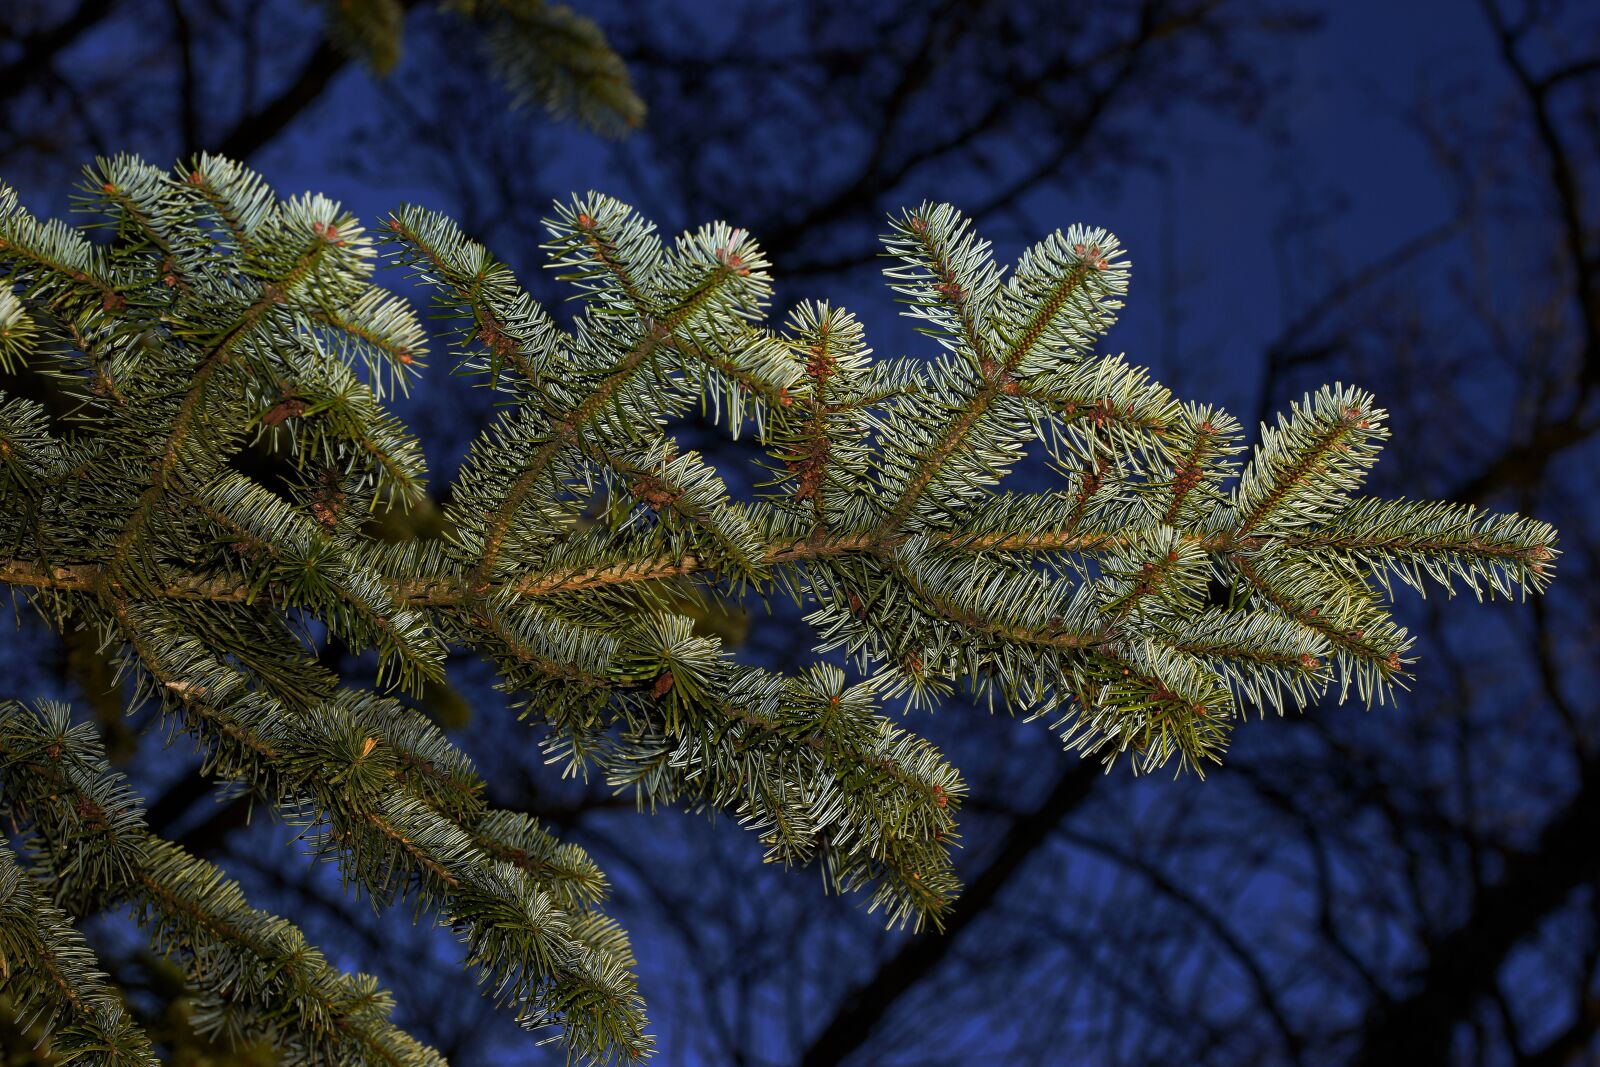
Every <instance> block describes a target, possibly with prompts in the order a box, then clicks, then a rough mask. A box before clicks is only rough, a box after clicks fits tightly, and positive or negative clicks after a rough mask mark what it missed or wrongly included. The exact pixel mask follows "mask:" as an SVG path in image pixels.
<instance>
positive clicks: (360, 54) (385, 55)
mask: <svg viewBox="0 0 1600 1067" xmlns="http://www.w3.org/2000/svg"><path fill="white" fill-rule="evenodd" d="M418 3H419V0H322V3H321V6H322V8H323V9H324V11H323V13H324V21H325V25H326V32H327V35H328V39H329V40H330V41H332V42H334V43H335V44H336V45H337V46H338V47H339V48H340V49H341V50H342V51H344V52H346V53H347V54H349V55H352V56H354V57H356V58H358V59H360V60H362V61H363V62H364V63H365V64H366V65H367V66H368V67H370V68H371V69H372V70H373V71H374V72H375V73H378V74H387V73H389V72H390V71H392V70H393V69H394V68H395V67H396V66H397V65H398V64H399V62H400V57H401V54H402V52H403V51H404V43H405V21H406V10H407V9H408V8H411V7H416V6H418ZM438 6H439V8H440V10H442V11H443V12H445V13H446V14H448V15H450V16H452V17H454V18H457V19H460V20H462V21H463V22H465V23H466V24H467V25H468V26H470V27H471V28H472V29H473V31H474V32H475V33H476V34H477V36H478V39H479V44H480V46H481V48H482V52H483V55H484V57H485V59H487V61H488V63H489V65H490V67H491V69H492V70H493V71H494V74H495V76H496V77H498V78H499V79H500V81H501V82H502V83H504V85H505V86H506V88H507V89H509V90H510V91H511V94H512V96H513V98H514V100H515V102H516V103H518V104H536V105H538V106H539V107H541V108H543V109H544V110H545V111H546V112H548V113H550V114H551V115H553V116H555V117H556V118H575V119H577V120H579V121H580V122H582V123H583V124H584V125H586V126H588V127H589V128H591V129H593V130H595V131H597V132H599V133H602V134H607V135H611V136H620V135H622V134H625V133H627V132H628V131H629V130H632V129H635V128H637V127H638V126H639V125H640V124H641V123H643V121H644V113H645V106H644V101H642V100H640V99H639V96H638V94H637V93H635V92H634V89H633V83H632V80H631V79H630V78H629V77H628V70H627V67H626V66H625V65H624V64H623V62H622V57H620V56H618V55H617V54H616V53H615V52H613V51H612V50H611V46H610V45H609V44H607V43H606V38H605V34H604V33H603V32H601V30H600V27H599V26H597V25H595V24H594V22H593V21H591V20H590V19H587V18H584V17H583V16H582V15H580V14H578V13H577V12H575V11H574V10H572V8H570V7H568V6H566V5H565V4H547V3H545V2H544V0H443V2H441V3H440V4H439V5H438Z"/></svg>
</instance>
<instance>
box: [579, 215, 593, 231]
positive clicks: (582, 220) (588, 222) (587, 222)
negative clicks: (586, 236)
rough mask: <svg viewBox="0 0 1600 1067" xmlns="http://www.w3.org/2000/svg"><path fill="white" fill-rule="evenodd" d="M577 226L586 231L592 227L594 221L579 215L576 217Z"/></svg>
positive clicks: (586, 216)
mask: <svg viewBox="0 0 1600 1067" xmlns="http://www.w3.org/2000/svg"><path fill="white" fill-rule="evenodd" d="M578 225H579V226H582V227H583V228H584V229H586V230H587V229H589V228H591V227H592V226H594V219H592V218H590V217H589V216H588V215H585V214H581V213H580V214H579V215H578Z"/></svg>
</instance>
